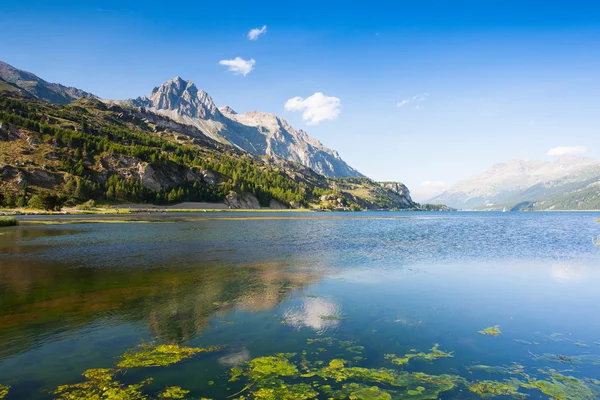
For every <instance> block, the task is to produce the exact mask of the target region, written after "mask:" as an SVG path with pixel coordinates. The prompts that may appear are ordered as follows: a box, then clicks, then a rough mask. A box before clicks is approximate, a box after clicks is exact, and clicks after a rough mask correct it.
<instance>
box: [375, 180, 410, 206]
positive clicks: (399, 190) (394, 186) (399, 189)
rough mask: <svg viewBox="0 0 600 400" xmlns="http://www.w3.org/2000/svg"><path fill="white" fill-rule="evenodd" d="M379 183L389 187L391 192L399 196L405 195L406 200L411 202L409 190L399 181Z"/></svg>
mask: <svg viewBox="0 0 600 400" xmlns="http://www.w3.org/2000/svg"><path fill="white" fill-rule="evenodd" d="M379 184H380V185H381V186H382V187H384V188H386V189H390V190H391V191H392V192H394V193H396V194H398V195H400V196H404V197H406V199H407V200H409V201H410V202H412V198H411V197H410V190H408V187H406V185H405V184H403V183H400V182H379Z"/></svg>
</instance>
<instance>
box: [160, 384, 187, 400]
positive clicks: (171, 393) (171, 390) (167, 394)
mask: <svg viewBox="0 0 600 400" xmlns="http://www.w3.org/2000/svg"><path fill="white" fill-rule="evenodd" d="M189 392H190V391H189V390H185V389H182V388H181V387H180V386H171V387H168V388H166V389H165V390H163V391H162V392H161V393H160V394H159V395H158V398H159V399H185V396H186V395H187V394H188V393H189Z"/></svg>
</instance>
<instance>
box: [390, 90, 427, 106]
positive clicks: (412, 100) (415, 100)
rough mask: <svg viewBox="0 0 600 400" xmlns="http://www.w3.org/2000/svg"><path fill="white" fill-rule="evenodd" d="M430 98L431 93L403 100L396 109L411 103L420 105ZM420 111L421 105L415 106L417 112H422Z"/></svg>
mask: <svg viewBox="0 0 600 400" xmlns="http://www.w3.org/2000/svg"><path fill="white" fill-rule="evenodd" d="M428 97H429V93H422V94H417V95H415V96H412V97H410V98H408V99H403V100H401V101H399V102H398V103H396V107H398V108H402V107H404V106H405V105H407V104H409V103H419V102H421V101H425V100H427V98H428ZM420 109H421V106H420V105H419V104H417V105H415V110H420Z"/></svg>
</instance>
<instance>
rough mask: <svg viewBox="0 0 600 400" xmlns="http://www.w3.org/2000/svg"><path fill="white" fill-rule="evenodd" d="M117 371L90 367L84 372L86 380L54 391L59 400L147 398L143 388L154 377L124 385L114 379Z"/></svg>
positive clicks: (128, 399)
mask: <svg viewBox="0 0 600 400" xmlns="http://www.w3.org/2000/svg"><path fill="white" fill-rule="evenodd" d="M117 373H118V371H117V370H115V369H108V368H97V369H88V370H87V371H85V372H84V373H83V376H84V377H85V378H86V381H85V382H81V383H75V384H71V385H62V386H59V387H57V388H56V390H55V391H54V395H55V396H56V397H55V398H56V399H59V400H75V399H90V400H96V399H110V400H138V399H145V398H146V396H144V394H143V393H142V391H141V389H142V387H143V386H145V385H147V384H149V383H150V382H151V381H152V379H146V380H144V381H142V382H140V383H138V384H134V385H123V384H121V383H119V382H118V381H116V380H115V379H114V378H115V375H116V374H117Z"/></svg>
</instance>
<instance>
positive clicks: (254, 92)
mask: <svg viewBox="0 0 600 400" xmlns="http://www.w3.org/2000/svg"><path fill="white" fill-rule="evenodd" d="M0 15H2V16H3V18H2V20H3V23H2V26H1V27H0V60H2V61H5V62H8V63H9V64H12V65H14V66H15V67H17V68H21V69H25V70H28V71H31V72H33V73H35V74H37V75H38V76H40V77H42V78H44V79H46V80H48V81H51V82H60V83H62V84H65V85H70V86H76V87H79V88H82V89H85V90H87V91H90V92H92V93H94V94H97V95H98V96H101V97H105V98H114V99H123V98H130V97H137V96H140V95H144V94H148V93H149V92H150V91H151V90H152V88H153V87H154V86H158V85H160V84H161V83H163V82H164V81H166V80H168V79H170V78H173V77H174V76H176V75H179V76H181V77H183V78H184V79H188V80H192V81H194V82H195V83H196V84H197V86H198V87H199V88H201V89H204V90H206V91H207V92H208V93H209V94H210V95H211V96H212V97H213V99H214V100H215V102H216V103H217V104H218V105H229V106H231V107H232V108H233V109H235V110H236V111H238V112H246V111H252V110H260V111H270V112H274V113H276V114H278V115H281V116H283V117H285V118H286V119H287V120H288V121H289V122H290V123H291V124H292V125H293V126H294V127H296V128H302V129H304V130H306V131H307V132H309V134H311V135H312V136H314V137H315V138H317V139H319V140H321V141H322V142H323V143H324V144H325V145H327V146H329V147H331V148H334V149H336V150H338V151H339V152H340V154H341V156H342V157H343V158H344V159H345V160H346V161H347V162H348V163H349V164H350V165H352V166H354V167H355V168H357V169H358V170H360V171H361V172H363V173H365V174H366V175H368V176H370V177H372V178H374V179H377V180H399V181H403V182H405V183H406V184H407V185H408V186H409V188H410V189H411V191H412V192H413V193H414V194H415V197H416V198H417V199H418V200H424V199H425V198H426V197H428V196H429V195H430V194H433V192H435V190H441V189H442V188H443V187H446V186H447V185H449V184H451V183H452V182H456V181H457V180H460V179H464V178H466V177H468V176H470V175H472V174H474V173H478V172H482V171H483V170H485V169H487V168H488V167H490V166H491V165H492V164H493V163H496V162H501V161H507V160H509V159H512V158H530V159H552V157H551V156H548V155H547V152H548V150H549V149H551V148H555V147H558V146H579V147H585V148H586V149H587V152H586V153H582V154H584V155H587V156H590V157H595V158H598V157H600V151H599V149H600V112H599V108H600V107H599V106H600V73H599V71H600V4H598V3H597V2H592V1H569V2H567V1H560V2H553V1H544V2H541V1H527V2H523V1H493V0H488V1H456V2H450V1H426V0H425V1H394V2H381V1H379V2H378V1H371V2H363V3H360V4H353V3H350V2H338V1H327V2H326V1H318V2H317V1H303V2H293V3H291V2H248V1H246V2H236V1H229V2H201V1H194V2H186V1H179V2H165V1H161V2H153V1H111V0H105V1H93V0H88V1H27V0H21V1H18V2H15V1H5V2H1V3H0ZM264 25H266V26H267V29H266V33H264V34H262V35H260V36H259V37H258V39H257V40H249V39H248V36H247V35H248V32H249V31H250V30H251V29H253V28H261V27H263V26H264ZM236 57H240V58H241V59H243V60H251V59H253V60H255V64H254V65H253V69H252V70H251V71H250V72H248V73H247V74H246V76H243V75H240V74H238V75H235V74H232V73H231V72H229V71H228V70H227V67H226V66H225V65H220V64H219V61H221V60H233V59H235V58H236ZM318 92H320V93H323V94H324V96H325V97H326V98H329V97H335V98H337V99H339V103H340V106H339V107H338V111H339V112H338V113H337V115H336V116H335V118H334V119H325V120H321V121H319V122H318V124H310V121H306V120H304V119H303V113H302V112H300V111H297V110H299V108H298V107H296V108H295V110H296V111H292V110H293V109H294V108H289V107H288V109H287V110H286V108H285V104H286V102H287V101H288V100H289V99H291V98H294V97H296V96H299V97H301V98H302V99H306V98H308V97H310V96H312V95H313V94H314V93H318ZM419 99H422V100H419ZM302 104H304V103H302ZM399 104H401V105H402V106H401V107H399V106H398V105H399ZM321 111H322V110H321ZM325 112H327V110H325ZM319 115H320V114H319ZM332 118H333V117H332ZM579 150H580V151H581V150H582V149H579ZM424 183H425V184H424Z"/></svg>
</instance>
